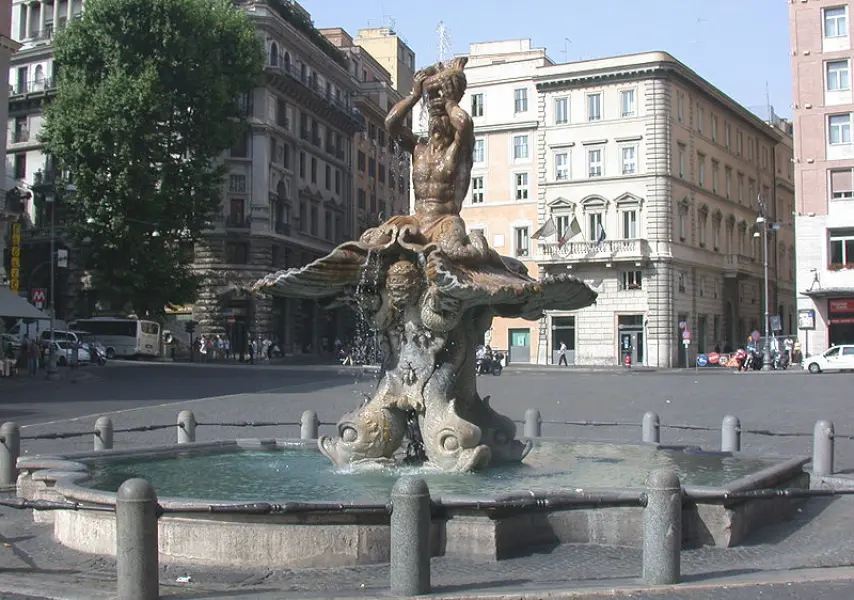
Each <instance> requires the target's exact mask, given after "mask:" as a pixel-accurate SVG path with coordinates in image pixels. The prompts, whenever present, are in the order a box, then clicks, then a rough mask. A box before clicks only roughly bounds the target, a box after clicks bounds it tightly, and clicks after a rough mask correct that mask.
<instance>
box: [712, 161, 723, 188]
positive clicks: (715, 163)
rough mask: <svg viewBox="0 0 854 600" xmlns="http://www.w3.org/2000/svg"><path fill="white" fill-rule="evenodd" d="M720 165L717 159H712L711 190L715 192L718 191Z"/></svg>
mask: <svg viewBox="0 0 854 600" xmlns="http://www.w3.org/2000/svg"><path fill="white" fill-rule="evenodd" d="M720 170H721V169H720V165H719V164H718V161H716V160H713V161H712V192H714V193H715V194H717V193H718V175H719V173H720Z"/></svg>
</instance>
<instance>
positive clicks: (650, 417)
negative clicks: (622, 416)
mask: <svg viewBox="0 0 854 600" xmlns="http://www.w3.org/2000/svg"><path fill="white" fill-rule="evenodd" d="M641 439H642V440H643V441H644V442H646V443H648V444H658V443H660V442H661V420H660V419H659V418H658V415H657V414H655V413H654V412H648V413H646V414H644V416H643V426H642V427H641Z"/></svg>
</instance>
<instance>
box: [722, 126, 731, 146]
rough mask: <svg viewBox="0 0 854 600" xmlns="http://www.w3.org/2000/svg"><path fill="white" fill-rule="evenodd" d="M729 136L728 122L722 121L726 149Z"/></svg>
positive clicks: (728, 144) (729, 139)
mask: <svg viewBox="0 0 854 600" xmlns="http://www.w3.org/2000/svg"><path fill="white" fill-rule="evenodd" d="M731 137H732V136H731V133H730V128H729V123H724V146H726V149H727V150H729V147H730V142H731Z"/></svg>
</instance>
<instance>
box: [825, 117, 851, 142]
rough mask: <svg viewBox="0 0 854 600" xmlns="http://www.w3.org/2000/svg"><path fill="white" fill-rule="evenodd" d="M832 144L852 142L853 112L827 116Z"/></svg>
mask: <svg viewBox="0 0 854 600" xmlns="http://www.w3.org/2000/svg"><path fill="white" fill-rule="evenodd" d="M827 122H828V128H829V132H830V143H831V144H850V143H851V114H850V113H845V114H844V115H830V116H829V117H828V118H827Z"/></svg>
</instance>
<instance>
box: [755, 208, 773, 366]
mask: <svg viewBox="0 0 854 600" xmlns="http://www.w3.org/2000/svg"><path fill="white" fill-rule="evenodd" d="M756 224H757V225H760V226H761V227H762V283H763V286H764V288H765V293H764V296H765V302H764V303H763V304H764V307H763V308H764V311H765V347H764V348H763V349H762V370H763V371H770V370H771V315H770V313H769V310H768V221H767V219H766V218H765V217H763V216H762V215H760V216H758V217H756ZM754 235H756V236H758V235H759V232H758V231H757V232H756V233H755V234H754Z"/></svg>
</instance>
